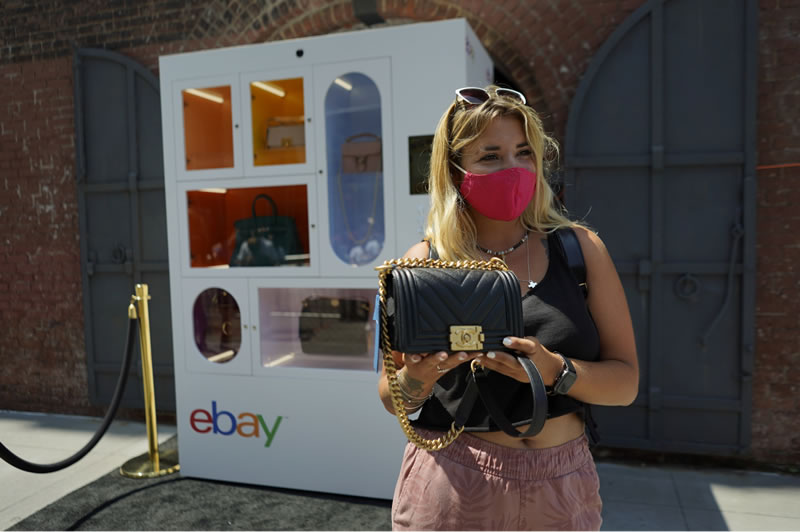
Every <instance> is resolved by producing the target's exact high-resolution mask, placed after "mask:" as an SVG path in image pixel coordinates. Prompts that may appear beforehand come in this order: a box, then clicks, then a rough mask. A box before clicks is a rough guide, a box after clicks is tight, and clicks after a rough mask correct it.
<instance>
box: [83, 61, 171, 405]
mask: <svg viewBox="0 0 800 532" xmlns="http://www.w3.org/2000/svg"><path fill="white" fill-rule="evenodd" d="M73 73H74V80H75V129H76V142H75V147H76V162H77V182H78V208H79V216H80V247H81V274H82V275H81V277H82V281H83V309H84V327H85V337H86V349H87V364H88V370H89V399H90V401H91V402H92V403H93V404H97V405H107V404H108V403H109V402H110V399H111V395H112V394H113V391H114V386H115V384H116V381H117V377H118V374H119V370H120V365H121V361H122V354H123V353H122V350H123V347H124V342H125V330H126V327H127V319H128V318H127V312H126V309H127V306H128V302H129V300H130V296H131V294H133V293H134V285H135V284H136V283H147V284H148V285H149V288H150V293H151V294H152V299H151V301H150V326H151V331H152V347H153V373H154V380H155V392H156V402H157V403H156V404H157V405H158V407H159V409H160V410H174V409H175V384H174V377H173V375H174V373H173V368H172V366H173V362H172V361H173V358H172V329H171V322H170V301H169V268H168V264H167V231H166V205H165V203H164V168H163V164H164V163H163V157H162V143H161V108H160V96H159V85H158V80H157V78H156V77H155V76H154V75H153V74H152V73H150V72H149V71H148V70H146V69H145V68H143V67H142V66H141V65H139V64H137V63H135V62H134V61H132V60H131V59H129V58H127V57H125V56H122V55H120V54H116V53H113V52H109V51H106V50H95V49H80V50H77V51H76V53H75V56H74V65H73ZM138 352H139V351H138V345H137V351H136V353H137V357H136V360H134V361H133V362H132V368H131V378H130V379H129V382H128V385H127V389H126V392H125V397H124V400H123V403H122V404H123V406H125V407H132V408H142V407H143V406H144V402H143V398H142V383H141V363H140V362H139V357H138Z"/></svg>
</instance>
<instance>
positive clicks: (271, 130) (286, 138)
mask: <svg viewBox="0 0 800 532" xmlns="http://www.w3.org/2000/svg"><path fill="white" fill-rule="evenodd" d="M266 144H267V148H269V149H275V148H298V147H302V146H305V144H306V125H305V123H304V122H303V117H299V119H298V118H296V117H273V118H271V119H270V120H269V121H267V134H266Z"/></svg>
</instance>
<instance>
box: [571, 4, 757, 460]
mask: <svg viewBox="0 0 800 532" xmlns="http://www.w3.org/2000/svg"><path fill="white" fill-rule="evenodd" d="M756 14H757V5H756V3H755V2H754V1H749V0H748V1H747V2H738V1H733V0H731V1H719V2H694V1H691V0H651V1H649V2H647V3H646V4H645V5H643V6H642V7H641V8H639V9H638V10H637V11H635V12H634V13H633V14H632V15H631V16H630V17H629V18H628V19H627V20H626V21H625V22H624V23H623V24H622V25H620V27H619V28H618V29H617V30H616V31H615V32H614V33H613V35H612V36H611V37H610V38H609V39H608V41H607V42H606V43H605V44H604V45H603V46H602V47H601V49H600V50H599V51H598V53H597V54H596V56H595V57H594V59H593V61H592V63H591V64H590V66H589V68H588V70H587V72H586V73H585V75H584V77H583V79H582V82H581V84H580V86H579V88H578V91H577V93H576V95H575V98H574V100H573V103H572V106H571V109H570V114H569V120H568V124H567V132H566V139H565V170H566V173H565V200H566V203H567V206H568V208H569V209H570V211H571V212H572V214H573V215H576V216H579V217H581V216H582V217H585V221H586V222H588V223H589V224H590V225H591V226H592V227H593V228H594V229H595V230H597V231H598V232H599V234H600V236H601V237H602V238H603V239H604V241H605V242H606V244H607V246H608V248H609V250H610V252H611V254H612V257H613V258H614V259H615V262H616V265H617V268H618V270H619V272H620V276H621V278H622V280H623V284H624V286H625V290H626V293H627V296H628V302H629V305H630V307H631V313H632V316H633V320H634V327H635V330H636V335H637V345H638V349H639V359H640V364H641V376H642V379H641V385H640V393H639V397H638V399H637V400H636V402H635V403H634V405H633V406H631V407H629V408H625V409H610V408H597V409H596V411H597V418H598V422H599V423H600V430H601V435H602V436H603V444H605V445H609V446H618V447H633V448H640V449H652V450H660V451H673V452H698V453H713V454H725V455H731V454H736V453H742V452H746V451H747V450H748V448H749V445H750V433H751V426H750V410H751V397H752V383H751V380H752V366H753V356H754V353H753V350H754V313H755V304H754V283H755V187H756V182H755V140H754V136H755V105H756V97H755V94H756V64H755V61H756V50H757V48H756V39H757V20H756Z"/></svg>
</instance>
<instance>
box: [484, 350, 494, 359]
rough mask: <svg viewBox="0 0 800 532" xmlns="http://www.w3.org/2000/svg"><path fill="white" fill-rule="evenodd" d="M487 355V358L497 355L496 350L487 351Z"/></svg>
mask: <svg viewBox="0 0 800 532" xmlns="http://www.w3.org/2000/svg"><path fill="white" fill-rule="evenodd" d="M486 357H487V358H494V357H495V354H494V351H489V352H488V353H486Z"/></svg>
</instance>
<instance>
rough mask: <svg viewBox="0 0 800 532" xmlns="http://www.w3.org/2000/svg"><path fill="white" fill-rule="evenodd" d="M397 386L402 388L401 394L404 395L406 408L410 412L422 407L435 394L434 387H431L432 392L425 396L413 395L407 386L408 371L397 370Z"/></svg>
mask: <svg viewBox="0 0 800 532" xmlns="http://www.w3.org/2000/svg"><path fill="white" fill-rule="evenodd" d="M397 388H398V389H399V390H400V394H401V395H402V396H403V402H404V403H406V404H405V405H404V406H405V409H406V411H408V412H414V411H416V410H418V409H419V408H420V407H422V405H423V404H425V401H427V400H428V399H430V398H431V397H432V396H433V388H431V391H430V393H428V395H426V396H425V397H416V396H415V395H413V394H412V393H411V392H410V391H409V390H408V388H407V386H406V373H405V372H403V371H398V372H397Z"/></svg>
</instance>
